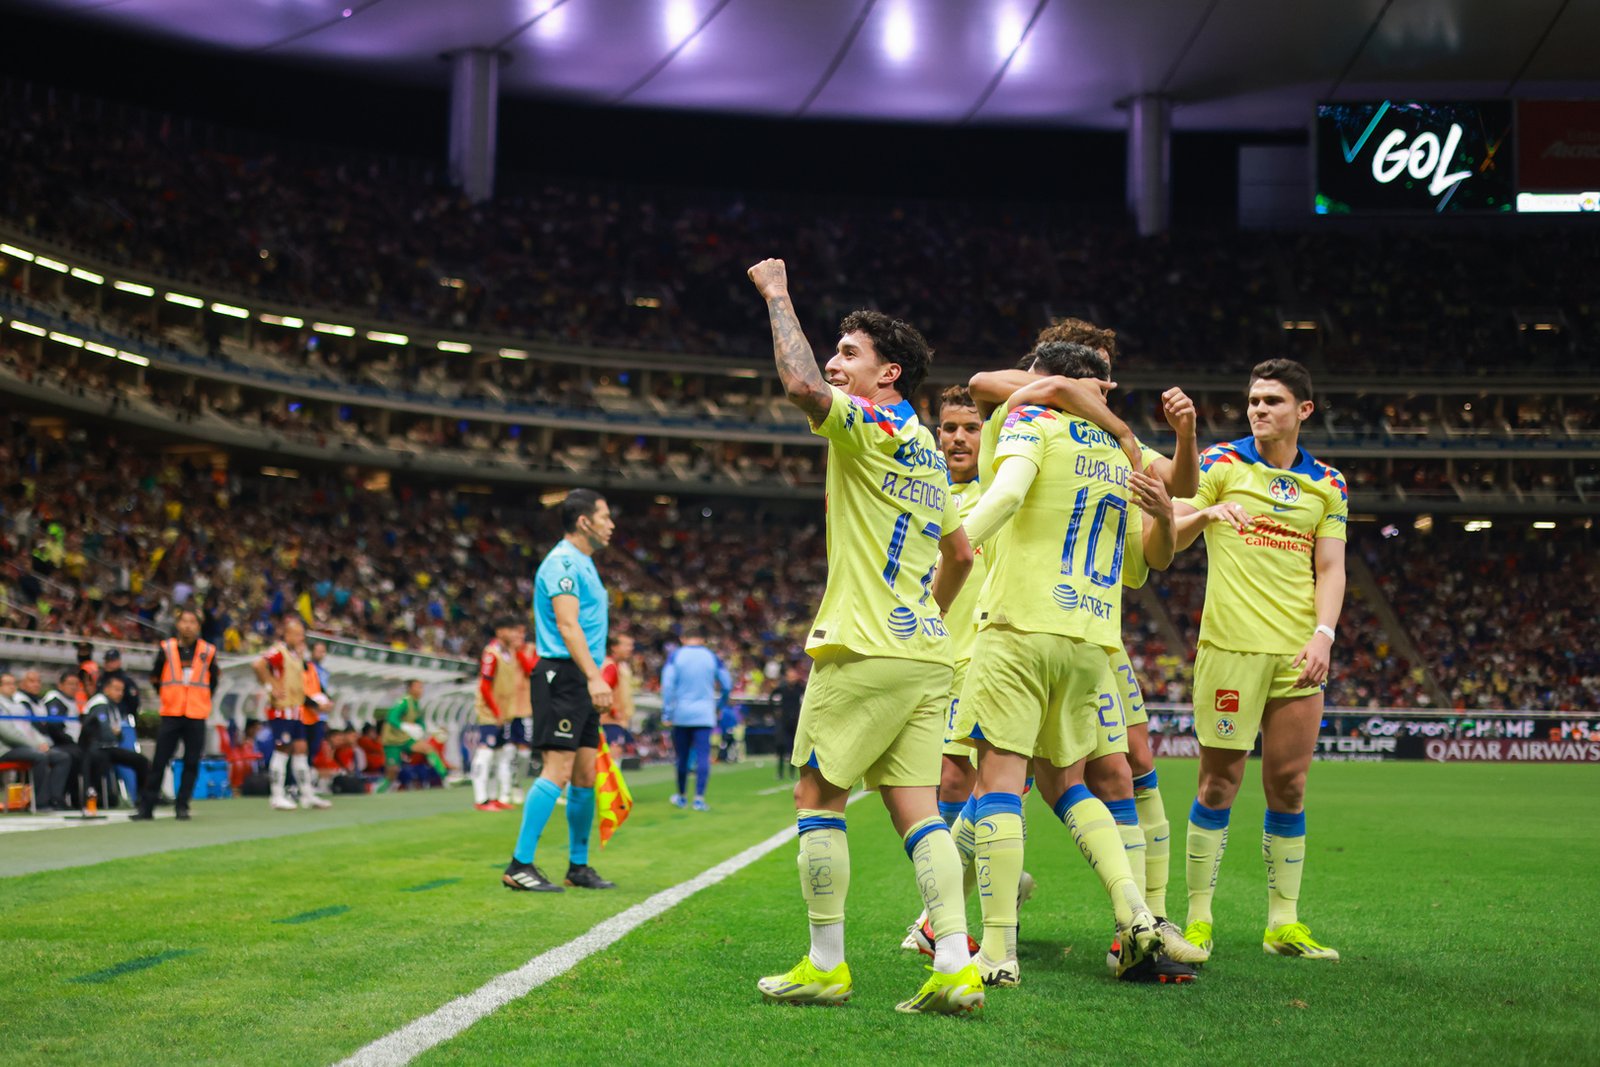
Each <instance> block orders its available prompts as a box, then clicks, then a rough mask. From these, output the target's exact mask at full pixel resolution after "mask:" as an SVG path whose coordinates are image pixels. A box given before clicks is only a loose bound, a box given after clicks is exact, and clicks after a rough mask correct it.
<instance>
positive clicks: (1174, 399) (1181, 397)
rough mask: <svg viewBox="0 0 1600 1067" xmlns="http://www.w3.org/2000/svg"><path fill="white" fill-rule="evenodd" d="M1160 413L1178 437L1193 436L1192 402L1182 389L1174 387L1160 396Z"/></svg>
mask: <svg viewBox="0 0 1600 1067" xmlns="http://www.w3.org/2000/svg"><path fill="white" fill-rule="evenodd" d="M1161 411H1162V414H1164V415H1166V417H1167V425H1168V426H1171V427H1172V428H1173V429H1174V430H1176V431H1177V432H1178V435H1179V436H1180V437H1184V436H1187V437H1193V436H1194V418H1195V412H1194V401H1193V400H1190V399H1189V397H1188V395H1187V394H1185V393H1184V391H1183V390H1182V389H1179V388H1177V387H1176V386H1174V387H1173V388H1171V389H1168V390H1167V391H1166V392H1164V393H1162V394H1161Z"/></svg>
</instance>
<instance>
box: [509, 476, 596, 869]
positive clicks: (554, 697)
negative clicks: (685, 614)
mask: <svg viewBox="0 0 1600 1067" xmlns="http://www.w3.org/2000/svg"><path fill="white" fill-rule="evenodd" d="M561 528H562V530H563V531H565V534H564V536H563V537H562V538H561V540H560V541H558V542H556V546H555V547H554V548H552V549H551V550H550V552H549V554H548V555H546V556H545V557H544V561H543V562H542V563H540V564H539V569H538V571H537V572H535V574H534V578H533V621H534V641H535V647H536V648H537V650H538V653H539V663H538V665H537V666H536V667H534V669H533V676H532V677H531V678H530V679H529V683H530V690H531V694H530V695H531V697H532V700H533V747H534V748H537V749H538V750H539V751H540V753H541V754H542V755H543V757H544V770H543V771H542V772H540V774H539V780H538V781H537V782H535V783H534V786H533V788H532V789H530V790H528V795H527V799H526V800H525V801H524V802H523V805H522V831H521V833H519V834H518V835H517V847H516V849H515V850H514V851H513V852H512V853H511V863H510V865H509V866H507V867H506V872H505V874H503V875H502V876H501V878H500V880H501V881H502V882H503V883H504V884H505V885H506V887H507V888H509V889H518V890H523V891H526V892H532V893H560V892H562V888H561V886H559V885H557V884H556V883H554V882H552V881H550V879H549V878H547V877H545V874H544V872H543V871H541V870H540V869H539V868H538V867H537V866H536V865H535V864H534V858H535V853H536V852H537V850H538V847H539V836H540V835H541V834H543V833H544V827H545V824H546V823H547V822H549V821H550V814H551V813H552V812H553V811H555V807H556V800H557V798H559V797H560V796H561V790H562V789H563V788H564V787H565V786H566V785H567V784H568V783H569V782H570V783H571V785H572V788H571V789H570V790H568V792H567V832H568V835H569V841H570V848H569V850H568V866H567V877H566V879H565V881H566V884H567V885H570V886H576V887H577V888H580V889H614V888H616V886H615V884H614V883H611V882H608V881H606V880H605V879H604V878H602V877H600V875H599V874H597V873H596V872H595V869H594V868H593V867H591V866H589V831H590V830H591V829H592V828H593V827H594V761H595V756H596V755H597V754H598V751H599V748H600V713H601V712H602V711H604V710H605V709H606V708H609V707H610V706H611V687H610V686H609V685H607V684H606V681H605V678H604V677H602V676H601V674H600V664H601V663H602V662H603V661H604V660H605V655H606V628H607V625H608V622H609V618H610V614H611V612H610V604H609V603H608V602H607V600H606V587H605V586H604V585H603V584H601V582H600V572H599V571H597V570H595V566H594V554H595V553H596V552H597V551H599V550H600V549H601V548H604V547H605V546H606V545H608V544H610V543H611V533H612V531H613V530H614V529H615V528H616V527H615V525H614V524H613V523H612V521H611V508H610V507H609V506H608V505H607V504H606V501H605V498H604V497H602V496H601V495H600V494H599V493H597V492H595V491H594V490H593V489H574V490H572V492H570V493H568V494H567V498H566V499H565V500H563V501H562V502H561Z"/></svg>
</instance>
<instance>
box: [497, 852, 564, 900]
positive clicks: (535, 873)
mask: <svg viewBox="0 0 1600 1067" xmlns="http://www.w3.org/2000/svg"><path fill="white" fill-rule="evenodd" d="M500 884H501V885H503V886H505V887H506V888H507V889H515V890H517V891H519V892H522V893H565V892H566V890H564V889H562V888H561V887H560V886H558V885H556V884H555V883H554V882H552V881H551V880H550V879H548V878H546V877H545V876H544V872H543V871H541V870H540V869H539V868H537V867H535V866H534V865H533V864H531V863H518V862H517V861H516V860H515V859H513V860H512V861H511V862H510V863H509V864H508V865H507V866H506V872H505V873H504V874H502V875H501V876H500Z"/></svg>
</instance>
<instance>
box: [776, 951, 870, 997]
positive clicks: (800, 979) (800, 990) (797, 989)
mask: <svg viewBox="0 0 1600 1067" xmlns="http://www.w3.org/2000/svg"><path fill="white" fill-rule="evenodd" d="M756 988H757V989H759V990H761V995H762V996H763V997H765V998H766V999H767V1001H768V1002H769V1003H772V1004H826V1005H829V1006H833V1005H838V1004H843V1003H844V1002H845V1001H847V1000H849V999H850V993H851V986H850V965H849V964H848V963H841V964H839V966H837V967H835V968H834V969H833V970H831V971H820V970H818V969H817V967H816V965H815V964H813V963H812V962H811V957H810V956H804V957H802V958H801V960H800V962H799V963H797V964H795V965H794V966H793V967H791V968H790V969H789V973H787V974H774V975H768V976H767V977H766V978H763V979H761V980H760V981H759V982H757V983H756Z"/></svg>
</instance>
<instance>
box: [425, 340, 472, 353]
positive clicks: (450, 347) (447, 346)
mask: <svg viewBox="0 0 1600 1067" xmlns="http://www.w3.org/2000/svg"><path fill="white" fill-rule="evenodd" d="M434 347H435V348H437V349H438V350H439V351H441V352H458V353H460V354H462V355H465V354H466V353H468V352H471V351H472V346H471V345H468V344H462V343H461V342H460V341H440V342H439V343H438V344H436V345H435V346H434Z"/></svg>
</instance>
